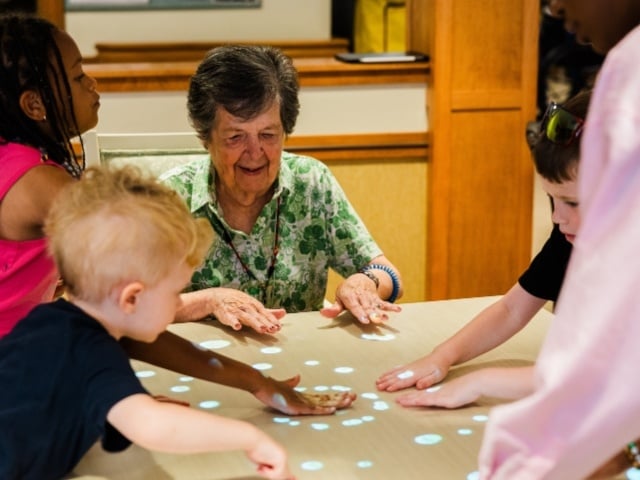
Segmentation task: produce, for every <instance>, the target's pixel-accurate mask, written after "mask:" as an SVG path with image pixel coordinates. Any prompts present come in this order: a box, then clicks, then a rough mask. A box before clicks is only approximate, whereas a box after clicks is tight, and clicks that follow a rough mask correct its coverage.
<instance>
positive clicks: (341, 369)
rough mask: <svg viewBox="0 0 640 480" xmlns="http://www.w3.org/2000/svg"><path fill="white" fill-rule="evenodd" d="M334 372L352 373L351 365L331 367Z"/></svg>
mask: <svg viewBox="0 0 640 480" xmlns="http://www.w3.org/2000/svg"><path fill="white" fill-rule="evenodd" d="M333 371H334V372H336V373H353V368H352V367H336V368H334V369H333Z"/></svg>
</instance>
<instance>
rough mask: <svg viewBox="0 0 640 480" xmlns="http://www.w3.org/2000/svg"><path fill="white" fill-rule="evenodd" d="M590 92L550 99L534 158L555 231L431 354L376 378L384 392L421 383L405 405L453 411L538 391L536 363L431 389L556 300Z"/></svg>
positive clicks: (404, 398)
mask: <svg viewBox="0 0 640 480" xmlns="http://www.w3.org/2000/svg"><path fill="white" fill-rule="evenodd" d="M589 98H590V94H589V92H584V93H581V94H578V95H576V96H575V97H574V98H572V99H570V100H569V101H567V102H566V104H565V105H564V106H559V105H556V104H552V105H550V106H549V108H548V110H547V113H546V114H545V116H544V118H543V120H542V124H541V131H540V133H539V136H538V140H537V142H536V144H535V145H534V147H533V157H534V162H535V166H536V170H537V172H538V174H539V175H540V176H541V180H542V186H543V188H544V190H545V191H546V193H547V195H548V196H549V199H550V200H551V207H552V215H551V218H552V221H553V223H554V227H553V231H552V233H551V236H550V237H549V239H548V240H547V242H546V243H545V245H544V246H543V248H542V250H541V251H540V252H539V253H538V255H537V256H536V257H535V258H534V259H533V261H532V262H531V265H530V266H529V268H528V269H527V270H526V271H525V272H524V273H523V274H522V276H521V277H520V278H519V280H518V282H517V283H516V284H515V285H514V286H513V287H512V288H511V289H510V290H509V291H508V292H507V293H506V294H505V295H504V296H503V297H501V298H500V299H499V300H498V301H496V302H495V303H493V304H492V305H490V306H489V307H487V308H486V309H484V310H483V311H481V312H480V313H479V314H478V315H476V317H475V318H473V319H472V320H471V321H470V322H469V323H468V324H467V325H466V326H465V327H463V328H462V329H461V330H460V331H459V332H457V333H456V334H455V335H454V336H452V337H451V338H449V339H448V340H446V341H445V342H443V343H441V344H440V345H438V346H437V347H436V348H435V349H434V350H433V351H432V352H431V353H430V354H428V355H426V356H425V357H422V358H420V359H418V360H416V361H414V362H412V363H409V364H407V365H403V366H400V367H396V368H394V369H392V370H390V371H388V372H387V373H385V374H384V375H382V376H381V377H380V378H379V379H378V381H377V387H378V389H379V390H386V391H390V392H391V391H396V390H400V389H402V388H407V387H411V386H413V385H415V386H416V387H417V388H418V389H420V391H414V392H411V393H407V394H404V395H401V396H399V397H398V398H397V402H398V403H399V404H400V405H403V406H419V405H421V406H434V407H435V406H437V407H446V408H455V407H459V406H461V405H465V404H468V403H471V402H473V401H475V400H477V399H478V398H479V397H480V396H492V397H497V398H503V399H516V398H521V397H523V396H525V395H527V394H528V393H530V392H531V390H532V377H531V373H532V370H533V369H532V368H531V367H523V368H502V369H498V368H490V369H489V368H487V369H482V370H478V371H475V372H473V373H471V374H468V375H465V376H462V377H459V378H456V379H454V380H451V381H449V382H446V383H445V384H443V385H442V386H440V388H438V389H435V388H434V389H428V390H423V389H426V388H428V387H430V386H432V385H433V384H434V383H437V382H440V381H442V380H443V379H444V378H445V377H446V375H447V373H448V372H449V369H450V368H451V367H452V366H454V365H458V364H460V363H463V362H466V361H468V360H471V359H473V358H475V357H477V356H479V355H481V354H483V353H485V352H487V351H489V350H491V349H493V348H495V347H497V346H498V345H500V344H502V343H504V342H506V341H507V340H508V339H509V338H511V337H512V336H513V335H515V334H516V333H517V332H519V331H520V330H521V329H522V328H523V327H524V326H525V325H527V323H528V322H529V321H530V320H531V319H532V318H533V316H534V315H535V314H536V313H537V312H538V311H539V310H540V309H541V308H542V307H543V306H544V304H545V303H546V302H547V301H552V302H555V301H556V300H557V299H558V294H559V292H560V287H561V285H562V281H563V279H564V274H565V271H566V268H567V263H568V261H569V256H570V255H571V244H572V243H573V239H574V236H575V233H576V232H577V230H578V226H579V224H580V216H579V212H578V201H577V185H576V177H577V173H578V161H579V158H580V142H579V137H580V133H581V131H582V123H583V120H582V119H583V118H584V117H585V115H586V113H587V108H588V106H589Z"/></svg>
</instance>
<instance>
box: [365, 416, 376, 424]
mask: <svg viewBox="0 0 640 480" xmlns="http://www.w3.org/2000/svg"><path fill="white" fill-rule="evenodd" d="M375 419H376V417H374V416H373V415H365V416H364V417H362V421H363V422H373V421H374V420H375Z"/></svg>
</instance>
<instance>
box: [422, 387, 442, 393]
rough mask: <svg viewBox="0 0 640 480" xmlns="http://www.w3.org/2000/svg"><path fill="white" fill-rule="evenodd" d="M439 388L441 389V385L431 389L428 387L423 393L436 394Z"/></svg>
mask: <svg viewBox="0 0 640 480" xmlns="http://www.w3.org/2000/svg"><path fill="white" fill-rule="evenodd" d="M441 388H442V386H441V385H434V386H433V387H429V388H427V389H425V392H429V393H433V392H437V391H438V390H440V389H441Z"/></svg>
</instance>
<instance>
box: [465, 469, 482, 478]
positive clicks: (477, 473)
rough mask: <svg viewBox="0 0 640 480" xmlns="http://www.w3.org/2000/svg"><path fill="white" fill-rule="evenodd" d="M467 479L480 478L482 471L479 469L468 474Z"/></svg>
mask: <svg viewBox="0 0 640 480" xmlns="http://www.w3.org/2000/svg"><path fill="white" fill-rule="evenodd" d="M467 480H480V472H478V471H477V470H476V471H475V472H471V473H470V474H469V475H467Z"/></svg>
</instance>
